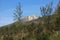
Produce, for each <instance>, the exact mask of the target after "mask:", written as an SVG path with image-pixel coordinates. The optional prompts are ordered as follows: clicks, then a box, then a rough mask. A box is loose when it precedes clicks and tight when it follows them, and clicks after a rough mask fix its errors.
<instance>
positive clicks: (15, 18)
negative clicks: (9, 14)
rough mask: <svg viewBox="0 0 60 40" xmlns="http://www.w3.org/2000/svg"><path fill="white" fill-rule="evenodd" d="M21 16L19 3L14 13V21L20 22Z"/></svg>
mask: <svg viewBox="0 0 60 40" xmlns="http://www.w3.org/2000/svg"><path fill="white" fill-rule="evenodd" d="M21 16H22V10H21V4H20V2H19V3H18V6H17V7H16V9H15V12H14V20H15V21H21Z"/></svg>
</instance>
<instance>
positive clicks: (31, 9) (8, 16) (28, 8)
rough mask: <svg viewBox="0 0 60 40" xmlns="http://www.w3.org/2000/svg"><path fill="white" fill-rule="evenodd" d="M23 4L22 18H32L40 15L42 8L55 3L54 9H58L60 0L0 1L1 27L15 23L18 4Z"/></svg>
mask: <svg viewBox="0 0 60 40" xmlns="http://www.w3.org/2000/svg"><path fill="white" fill-rule="evenodd" d="M19 1H20V2H21V6H22V10H23V14H22V16H23V17H25V16H30V15H33V14H37V15H38V16H41V14H40V9H39V8H40V6H44V5H46V4H48V3H49V2H51V1H53V5H54V6H53V8H55V7H56V5H57V3H58V0H0V26H4V25H8V24H10V23H13V22H14V21H13V13H14V9H15V8H16V5H17V4H18V2H19Z"/></svg>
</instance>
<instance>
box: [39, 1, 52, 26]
mask: <svg viewBox="0 0 60 40" xmlns="http://www.w3.org/2000/svg"><path fill="white" fill-rule="evenodd" d="M52 4H53V3H52V2H51V3H50V4H48V5H46V6H43V7H40V10H41V14H42V17H43V21H44V25H45V26H47V27H49V26H50V20H51V14H52V11H53V8H52Z"/></svg>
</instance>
